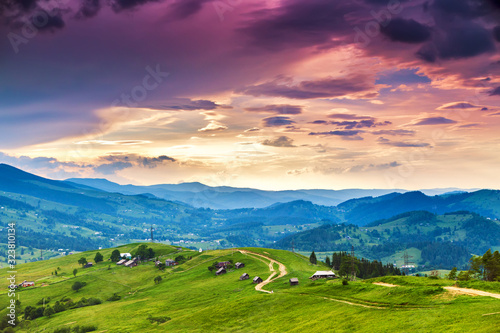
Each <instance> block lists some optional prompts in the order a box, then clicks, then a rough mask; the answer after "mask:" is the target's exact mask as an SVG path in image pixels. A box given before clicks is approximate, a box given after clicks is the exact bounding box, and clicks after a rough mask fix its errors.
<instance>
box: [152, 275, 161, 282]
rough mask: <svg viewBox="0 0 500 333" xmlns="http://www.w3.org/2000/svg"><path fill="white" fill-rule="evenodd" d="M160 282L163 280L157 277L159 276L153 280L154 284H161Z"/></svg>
mask: <svg viewBox="0 0 500 333" xmlns="http://www.w3.org/2000/svg"><path fill="white" fill-rule="evenodd" d="M161 280H163V279H162V278H161V276H159V275H158V276H157V277H155V279H154V281H155V284H158V283H160V282H161Z"/></svg>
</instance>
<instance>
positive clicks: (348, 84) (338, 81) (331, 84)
mask: <svg viewBox="0 0 500 333" xmlns="http://www.w3.org/2000/svg"><path fill="white" fill-rule="evenodd" d="M373 89H374V85H373V83H371V82H370V79H369V78H368V77H366V76H363V75H351V76H349V77H343V78H332V77H328V78H324V79H319V80H315V81H301V82H299V83H297V84H294V83H293V80H292V78H290V77H278V78H276V79H274V80H272V81H268V82H265V83H261V84H257V85H253V86H246V87H244V88H242V89H239V90H237V91H236V92H238V93H242V94H246V95H251V96H256V97H259V96H273V97H286V98H292V99H312V98H333V97H342V96H347V95H350V94H354V93H363V92H364V93H365V96H364V97H366V98H372V97H375V96H376V93H375V92H374V91H373ZM361 97H363V96H361Z"/></svg>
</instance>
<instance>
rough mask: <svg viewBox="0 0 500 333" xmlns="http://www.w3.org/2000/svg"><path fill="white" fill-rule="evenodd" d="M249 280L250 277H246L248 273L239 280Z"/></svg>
mask: <svg viewBox="0 0 500 333" xmlns="http://www.w3.org/2000/svg"><path fill="white" fill-rule="evenodd" d="M248 279H250V275H248V273H245V274H243V275H242V276H240V280H241V281H243V280H248Z"/></svg>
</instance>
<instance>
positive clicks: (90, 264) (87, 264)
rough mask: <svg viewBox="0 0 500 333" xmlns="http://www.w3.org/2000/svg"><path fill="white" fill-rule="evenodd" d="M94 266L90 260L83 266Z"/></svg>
mask: <svg viewBox="0 0 500 333" xmlns="http://www.w3.org/2000/svg"><path fill="white" fill-rule="evenodd" d="M92 266H94V264H93V263H91V262H88V263H86V264H85V265H84V266H83V268H89V267H92Z"/></svg>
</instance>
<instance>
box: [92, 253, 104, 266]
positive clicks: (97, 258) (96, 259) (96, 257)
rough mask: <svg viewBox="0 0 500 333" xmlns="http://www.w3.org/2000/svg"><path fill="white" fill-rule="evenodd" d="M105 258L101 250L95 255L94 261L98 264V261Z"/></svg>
mask: <svg viewBox="0 0 500 333" xmlns="http://www.w3.org/2000/svg"><path fill="white" fill-rule="evenodd" d="M103 260H104V257H103V256H102V254H101V252H97V253H96V254H95V257H94V261H95V263H96V264H97V263H98V262H101V261H103Z"/></svg>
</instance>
